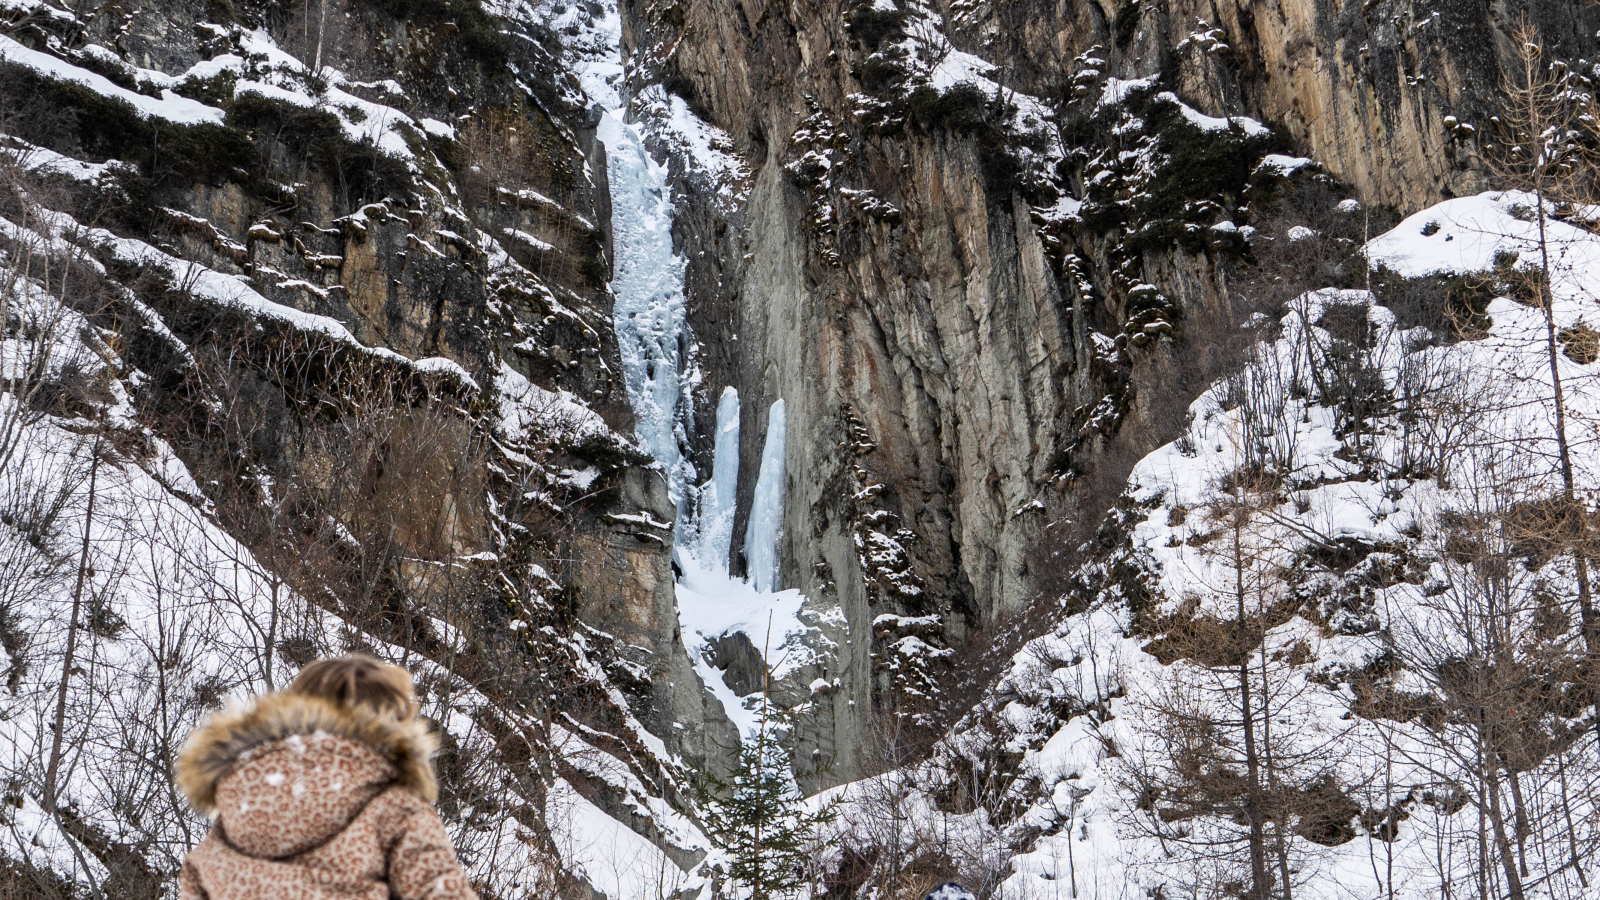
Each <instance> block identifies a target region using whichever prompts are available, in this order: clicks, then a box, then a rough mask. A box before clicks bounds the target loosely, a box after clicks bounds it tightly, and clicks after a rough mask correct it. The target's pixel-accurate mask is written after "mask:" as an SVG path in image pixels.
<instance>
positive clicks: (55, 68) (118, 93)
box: [0, 36, 227, 125]
mask: <svg viewBox="0 0 1600 900" xmlns="http://www.w3.org/2000/svg"><path fill="white" fill-rule="evenodd" d="M0 59H4V60H6V61H7V62H10V63H14V64H16V65H19V66H25V67H27V68H29V69H33V70H34V71H36V72H38V73H40V74H41V75H44V76H47V77H49V78H53V79H55V80H57V81H69V82H72V83H74V84H78V85H82V86H83V87H86V88H88V89H89V90H91V91H94V92H95V93H97V94H100V95H102V96H105V97H109V98H111V99H113V100H121V101H122V102H124V103H127V104H128V105H130V106H132V107H133V108H134V109H135V110H137V111H138V113H139V115H140V116H141V117H143V118H146V119H164V120H166V121H168V122H173V123H176V124H179V125H200V124H210V125H220V124H222V121H223V119H225V118H226V117H227V114H226V113H224V112H223V111H222V110H220V109H217V108H216V107H215V106H207V105H205V104H204V103H201V102H199V101H197V100H190V99H189V98H188V97H181V96H179V95H177V94H174V93H173V92H172V91H170V90H166V89H163V90H162V91H161V96H160V97H149V96H146V95H144V94H140V93H137V92H135V91H130V90H128V89H127V88H124V87H119V86H118V85H116V84H114V83H113V82H112V81H111V80H110V79H109V78H106V77H105V76H104V75H98V74H96V73H94V72H90V71H89V70H87V69H82V68H79V67H77V66H74V65H72V64H70V63H67V62H63V61H62V60H59V59H57V58H55V57H54V56H51V55H49V54H47V53H40V52H39V51H37V50H30V49H28V48H27V47H25V46H23V45H22V44H19V43H17V42H16V41H14V40H12V39H11V38H8V37H5V36H0Z"/></svg>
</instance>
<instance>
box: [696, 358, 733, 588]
mask: <svg viewBox="0 0 1600 900" xmlns="http://www.w3.org/2000/svg"><path fill="white" fill-rule="evenodd" d="M738 493H739V392H738V391H737V390H734V389H733V388H732V387H729V388H725V389H723V391H722V398H721V399H720V400H718V401H717V437H716V444H715V447H714V449H713V451H712V459H711V481H709V482H707V483H706V485H705V486H704V487H703V488H702V489H701V493H700V528H699V535H698V539H699V548H698V554H697V555H698V556H699V557H700V561H701V564H702V565H704V566H705V567H706V568H707V569H708V570H710V571H713V572H723V573H726V572H727V571H728V554H729V552H730V551H731V550H732V549H733V515H734V504H735V501H736V500H737V498H738Z"/></svg>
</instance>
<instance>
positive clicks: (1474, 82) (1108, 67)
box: [621, 0, 1595, 777]
mask: <svg viewBox="0 0 1600 900" xmlns="http://www.w3.org/2000/svg"><path fill="white" fill-rule="evenodd" d="M621 12H622V17H623V27H624V44H625V47H626V49H627V51H628V54H629V57H630V60H631V64H632V69H631V70H630V73H631V77H632V79H633V81H634V83H635V84H637V85H643V84H648V83H659V84H662V85H664V86H665V88H666V90H667V91H669V92H672V94H673V95H675V97H676V98H677V99H676V100H675V101H674V102H677V103H680V104H682V105H683V106H685V107H686V108H687V109H688V110H691V111H693V112H694V113H695V114H698V115H699V116H701V117H703V118H704V119H706V120H707V121H709V122H711V123H713V124H714V125H716V126H718V127H720V128H722V129H724V130H726V132H727V133H728V134H729V135H730V137H731V141H732V144H733V145H734V150H735V152H736V153H738V154H739V155H740V156H742V157H743V159H745V160H746V161H747V163H748V166H749V174H748V178H747V180H746V182H745V183H744V186H743V192H742V193H741V194H740V195H739V200H738V202H736V203H733V204H730V203H728V202H727V200H726V195H723V196H719V195H718V194H717V193H716V191H715V190H714V189H712V188H713V187H714V186H708V185H706V184H705V183H704V180H703V179H699V180H697V179H696V178H695V177H694V172H693V169H692V167H691V166H688V165H683V166H680V167H679V168H678V169H677V170H676V171H678V172H679V174H680V177H679V180H678V182H677V183H678V185H679V192H680V196H679V210H680V215H679V224H678V235H679V239H680V242H681V247H682V249H683V252H684V254H685V256H686V258H687V259H688V262H689V270H688V281H689V295H690V299H691V302H690V323H691V326H692V327H693V330H694V334H695V336H696V339H697V340H698V341H699V344H700V348H701V356H700V360H701V364H702V365H703V366H704V371H705V380H704V385H705V392H704V393H702V394H700V395H697V397H696V413H695V415H696V418H697V419H698V420H700V421H706V420H707V419H708V416H709V411H710V409H711V408H712V406H713V405H714V403H715V402H716V395H717V392H718V391H720V390H721V388H722V386H723V385H728V384H731V385H734V386H736V387H737V388H738V389H739V391H740V393H741V395H742V397H743V398H744V399H745V405H744V418H743V422H742V426H743V428H742V435H743V436H744V440H743V447H742V456H743V459H742V470H743V471H746V472H749V471H752V470H753V469H754V466H755V460H756V457H757V455H758V454H759V453H760V451H761V446H762V445H761V440H760V437H761V429H762V427H763V422H764V419H763V416H764V414H765V410H766V408H767V406H768V405H769V404H770V403H771V402H772V401H774V400H777V399H782V400H784V401H785V403H786V405H787V409H788V420H789V448H788V473H789V474H788V480H787V496H786V501H787V502H786V505H785V510H786V514H785V522H784V532H783V534H784V537H783V545H782V571H783V580H784V584H785V585H786V586H794V587H799V588H800V589H801V590H802V591H804V592H805V594H806V595H807V597H808V598H809V602H810V603H811V604H813V605H815V606H817V607H822V608H831V609H835V610H838V611H840V612H841V613H842V615H843V618H844V619H845V621H846V622H847V623H848V624H847V627H845V628H844V629H843V630H842V631H841V632H840V633H838V634H835V635H833V637H834V638H836V639H837V640H836V641H835V643H837V645H838V646H839V647H840V648H841V649H840V650H839V653H838V656H837V658H836V660H835V661H834V662H832V663H831V664H829V665H827V666H825V667H824V668H826V669H827V670H828V671H827V672H825V673H824V674H826V675H828V676H829V677H836V678H839V679H840V684H841V685H842V689H840V690H838V691H836V692H834V693H833V694H831V695H829V697H828V698H826V699H824V701H823V702H824V705H827V704H829V703H831V709H829V710H828V711H827V713H826V714H825V715H824V717H823V720H822V724H820V725H819V727H818V731H817V734H816V735H814V737H815V738H816V739H817V740H818V741H820V743H821V747H820V749H821V750H822V751H823V753H824V754H825V755H826V756H827V758H829V759H830V760H831V765H832V767H833V771H834V772H836V773H838V777H849V774H848V773H852V772H855V771H858V770H860V768H861V767H862V766H863V765H864V761H863V760H861V759H860V758H858V756H857V754H858V750H859V748H860V746H861V745H862V742H863V739H864V735H865V730H866V729H867V727H868V723H869V722H870V721H871V719H872V718H873V716H874V714H875V713H876V712H880V711H883V710H887V709H895V710H899V711H901V712H911V713H913V714H914V715H922V716H927V715H928V714H929V712H930V710H935V709H937V707H938V706H939V703H940V699H939V695H938V693H937V685H938V684H940V683H948V682H949V681H951V678H950V676H949V673H948V672H946V671H942V667H943V665H944V664H943V663H942V662H941V661H940V656H941V654H942V653H943V652H944V650H945V649H946V648H952V647H959V646H961V645H962V644H963V642H964V641H967V640H968V639H969V636H971V635H976V634H980V633H983V634H987V635H988V638H986V639H985V640H989V639H992V638H993V635H994V634H996V633H997V630H996V628H995V626H996V625H997V623H1000V622H1003V621H1004V620H1005V619H1006V618H1007V617H1008V616H1009V615H1012V614H1014V613H1016V612H1018V611H1020V610H1022V609H1023V608H1024V607H1025V606H1026V605H1027V604H1028V602H1029V600H1030V598H1033V597H1035V596H1037V595H1038V594H1039V593H1040V592H1041V591H1045V590H1048V589H1049V588H1051V586H1052V585H1053V584H1054V582H1053V579H1055V578H1056V577H1058V574H1057V573H1059V572H1060V571H1062V570H1063V566H1064V565H1065V561H1064V560H1063V559H1062V558H1061V557H1060V555H1059V553H1060V551H1062V550H1063V549H1065V550H1066V552H1067V554H1068V555H1069V556H1070V555H1071V553H1072V549H1071V548H1073V547H1075V546H1076V545H1077V543H1078V542H1079V541H1082V540H1084V539H1086V538H1087V537H1089V535H1090V534H1091V533H1092V531H1093V528H1094V526H1095V524H1096V523H1097V522H1098V520H1099V518H1100V516H1101V515H1102V514H1103V513H1104V512H1105V510H1106V508H1107V507H1108V505H1109V502H1110V500H1111V498H1112V497H1113V495H1114V494H1115V493H1116V492H1117V490H1119V489H1120V485H1121V484H1122V483H1123V480H1124V479H1125V477H1126V475H1127V472H1128V470H1129V468H1130V467H1131V464H1132V461H1133V460H1134V459H1137V458H1138V456H1140V455H1142V454H1143V453H1145V452H1147V451H1148V450H1150V449H1151V448H1153V447H1155V446H1157V445H1158V444H1160V443H1161V442H1163V441H1165V440H1168V439H1170V438H1171V437H1172V435H1174V434H1175V433H1176V429H1177V428H1179V427H1180V426H1181V424H1182V421H1181V420H1182V414H1183V410H1184V408H1185V407H1186V406H1187V404H1188V403H1189V401H1190V400H1192V399H1193V397H1194V396H1196V395H1197V394H1198V392H1199V391H1200V390H1201V389H1202V388H1203V387H1204V386H1205V385H1206V384H1207V383H1208V381H1209V379H1210V378H1211V377H1213V376H1214V375H1215V374H1216V373H1218V372H1219V371H1221V370H1222V368H1223V367H1224V366H1225V365H1226V364H1227V363H1228V360H1229V358H1230V351H1229V350H1228V347H1229V346H1230V345H1231V344H1232V343H1233V342H1235V341H1236V339H1237V332H1236V331H1235V330H1234V325H1235V324H1237V323H1238V322H1239V321H1240V320H1242V319H1243V317H1244V316H1245V315H1246V314H1248V312H1249V311H1251V310H1253V309H1257V308H1259V304H1262V303H1263V302H1265V301H1266V300H1267V299H1268V298H1269V297H1270V296H1272V295H1273V294H1274V292H1275V291H1276V292H1281V291H1282V290H1284V289H1285V285H1284V284H1283V281H1284V277H1283V273H1282V272H1278V273H1276V274H1266V275H1263V273H1262V272H1261V271H1259V270H1254V269H1251V266H1250V265H1249V264H1250V263H1251V260H1250V259H1249V253H1248V251H1246V250H1244V249H1243V243H1242V242H1241V241H1240V240H1239V239H1238V237H1237V235H1238V234H1240V232H1239V229H1240V228H1251V229H1254V230H1255V231H1256V232H1258V233H1260V234H1261V235H1262V236H1263V237H1265V238H1267V239H1269V240H1270V239H1271V238H1272V236H1273V235H1274V234H1276V235H1277V236H1278V238H1279V239H1280V240H1286V239H1287V238H1285V237H1284V235H1285V234H1286V233H1287V230H1288V229H1291V228H1293V227H1295V225H1296V223H1300V224H1301V225H1304V224H1306V223H1307V222H1309V221H1310V220H1311V219H1317V220H1318V222H1317V223H1314V224H1319V225H1323V226H1326V225H1329V224H1330V220H1329V216H1331V215H1332V213H1331V212H1330V210H1331V208H1332V206H1333V205H1334V203H1336V202H1337V201H1338V200H1339V199H1340V198H1341V197H1357V198H1360V200H1361V201H1363V202H1364V203H1365V204H1366V205H1367V208H1368V209H1371V210H1373V211H1374V212H1373V216H1374V219H1373V221H1376V222H1378V223H1380V224H1381V223H1382V222H1386V221H1390V220H1389V219H1388V218H1387V217H1386V216H1387V214H1386V213H1385V212H1384V210H1385V209H1386V208H1399V209H1402V210H1410V209H1414V208H1416V207H1418V206H1420V205H1423V204H1426V203H1429V202H1433V201H1435V200H1437V199H1438V198H1440V197H1448V196H1452V195H1453V194H1458V193H1464V192H1470V191H1474V190H1477V189H1479V188H1480V186H1481V185H1483V184H1484V175H1483V172H1482V166H1481V165H1480V163H1479V161H1478V157H1477V143H1476V139H1475V133H1476V131H1475V128H1476V127H1477V126H1474V124H1473V123H1477V125H1478V126H1481V125H1482V124H1483V123H1484V122H1485V121H1486V120H1487V118H1488V117H1489V116H1490V115H1491V113H1492V112H1493V109H1494V104H1495V102H1496V101H1495V98H1496V97H1497V95H1498V90H1499V86H1500V84H1501V80H1502V78H1503V77H1505V75H1506V72H1507V71H1508V70H1507V68H1506V65H1507V61H1508V59H1509V54H1510V53H1511V51H1512V48H1513V47H1514V45H1515V42H1516V40H1517V38H1516V32H1517V29H1518V27H1519V24H1520V23H1521V22H1523V21H1529V22H1532V23H1533V24H1535V25H1536V26H1537V27H1538V28H1539V30H1540V32H1541V33H1542V34H1543V35H1545V39H1546V41H1547V42H1548V43H1549V44H1550V45H1551V48H1552V50H1553V52H1555V53H1556V54H1558V55H1560V56H1562V57H1564V58H1568V59H1571V60H1572V61H1573V62H1574V64H1581V63H1580V61H1581V60H1582V59H1584V58H1586V57H1592V56H1593V55H1594V53H1595V46H1594V38H1593V36H1592V35H1593V31H1594V27H1593V26H1594V22H1593V21H1592V20H1593V18H1594V13H1593V11H1592V10H1587V9H1580V8H1579V7H1578V6H1576V5H1574V4H1557V5H1554V6H1549V5H1545V6H1538V7H1528V8H1526V9H1523V8H1522V7H1509V6H1504V7H1503V6H1496V5H1484V4H1476V5H1474V4H1466V5H1461V4H1445V5H1432V4H1423V3H1414V2H1373V0H1367V2H1345V3H1331V2H1304V3H1300V2H1180V3H1162V4H1157V3H1152V2H1148V0H1146V2H1139V0H1133V2H1125V3H1122V4H1121V5H1118V4H1115V3H1066V2H1049V0H1039V2H1006V3H998V2H996V3H990V2H982V0H978V2H948V3H941V2H929V3H923V2H909V0H908V2H894V3H885V2H877V3H868V2H855V0H827V2H815V3H798V2H778V0H774V2H760V0H706V2H665V0H662V2H651V3H645V2H624V3H623V4H622V6H621ZM1119 108H1121V109H1122V110H1123V112H1121V113H1120V114H1119V113H1118V112H1117V109H1119ZM1175 110H1176V111H1175ZM1179 112H1181V115H1179ZM1119 115H1120V116H1121V118H1118V116H1119ZM1236 117H1237V118H1236ZM1208 123H1209V124H1208ZM666 149H669V150H670V148H666ZM1152 149H1153V150H1154V151H1155V152H1154V153H1153V154H1151V153H1150V152H1149V151H1150V150H1152ZM1139 154H1145V155H1144V156H1139ZM1272 154H1277V155H1276V156H1272ZM1151 160H1155V161H1154V162H1151ZM1163 160H1164V162H1163ZM1263 160H1266V162H1265V163H1263ZM1312 160H1314V161H1315V162H1312ZM1319 166H1320V168H1319ZM1318 172H1320V173H1322V174H1313V173H1318ZM1313 183H1315V184H1313ZM1341 185H1342V187H1341ZM1334 227H1335V230H1338V229H1339V228H1342V229H1343V232H1344V234H1345V239H1346V240H1358V239H1359V237H1360V234H1361V228H1362V227H1366V228H1369V229H1370V228H1372V227H1374V226H1373V224H1372V221H1358V222H1345V223H1343V225H1335V226H1334ZM1246 233H1248V232H1246ZM1247 269H1251V270H1250V271H1246V270H1247ZM1290 281H1294V279H1293V278H1291V279H1290ZM1275 282H1276V283H1275ZM709 444H710V442H709V438H708V437H707V436H706V435H705V434H703V433H702V434H701V435H699V437H698V439H697V440H696V442H695V446H696V448H697V449H698V450H699V451H700V452H701V454H702V457H701V458H702V459H706V458H707V457H705V456H704V454H706V453H708V451H709ZM750 489H751V485H750V483H749V481H748V480H746V482H745V483H744V484H742V485H741V493H740V510H741V515H743V514H745V513H746V512H747V511H748V508H749V498H750V494H749V492H750ZM735 533H736V534H741V533H742V529H740V528H736V529H735ZM929 616H937V617H938V618H937V619H936V620H929V619H928V618H927V617H929ZM930 621H936V622H937V625H936V626H934V627H930V626H929V625H928V624H927V623H928V622H930ZM984 629H990V630H989V631H987V632H985V631H984ZM910 637H915V638H917V640H916V641H915V642H909V641H907V640H906V639H907V638H910ZM908 647H909V648H911V649H914V650H917V651H919V652H920V656H918V658H915V659H912V658H908V656H907V648H908ZM926 651H931V652H926ZM811 674H815V673H810V672H808V673H807V675H806V677H808V678H809V677H810V676H811ZM919 710H920V712H918V711H919ZM946 712H948V710H947V711H946ZM933 718H936V717H929V718H928V719H927V721H930V722H931V721H932V719H933Z"/></svg>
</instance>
